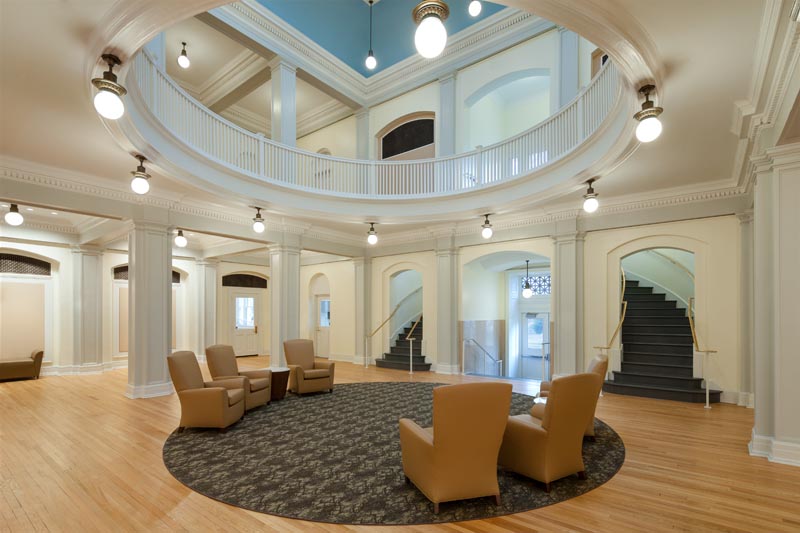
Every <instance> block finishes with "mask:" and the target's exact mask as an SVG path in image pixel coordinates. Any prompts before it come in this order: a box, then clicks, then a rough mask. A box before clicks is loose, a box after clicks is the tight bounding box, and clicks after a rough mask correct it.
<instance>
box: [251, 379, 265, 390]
mask: <svg viewBox="0 0 800 533" xmlns="http://www.w3.org/2000/svg"><path fill="white" fill-rule="evenodd" d="M267 388H269V378H251V379H250V391H251V392H256V391H260V390H264V389H267Z"/></svg>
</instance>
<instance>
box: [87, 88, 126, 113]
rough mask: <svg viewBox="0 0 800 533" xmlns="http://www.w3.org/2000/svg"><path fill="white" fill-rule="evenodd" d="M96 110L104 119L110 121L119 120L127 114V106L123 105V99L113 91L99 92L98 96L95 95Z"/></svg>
mask: <svg viewBox="0 0 800 533" xmlns="http://www.w3.org/2000/svg"><path fill="white" fill-rule="evenodd" d="M94 108H95V109H96V110H97V112H98V113H100V115H101V116H102V117H104V118H107V119H109V120H117V119H118V118H119V117H121V116H122V115H124V114H125V104H123V103H122V98H120V97H119V96H117V95H116V94H114V93H112V92H111V91H105V90H101V91H97V94H96V95H94Z"/></svg>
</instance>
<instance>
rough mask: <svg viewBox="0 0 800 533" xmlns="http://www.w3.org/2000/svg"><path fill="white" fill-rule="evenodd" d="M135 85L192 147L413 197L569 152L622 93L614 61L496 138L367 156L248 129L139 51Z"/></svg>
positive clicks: (238, 161) (243, 168)
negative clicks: (449, 152)
mask: <svg viewBox="0 0 800 533" xmlns="http://www.w3.org/2000/svg"><path fill="white" fill-rule="evenodd" d="M133 74H134V76H133V78H134V79H131V78H132V77H130V76H129V78H128V82H127V83H128V85H129V86H130V85H131V84H132V82H133V83H135V84H136V85H137V88H138V91H139V93H140V95H141V97H142V99H143V101H144V103H145V105H146V106H147V107H148V108H149V110H150V112H151V113H152V115H153V117H154V118H155V119H156V120H157V121H158V122H160V123H161V125H162V126H164V127H165V128H166V129H167V130H169V132H170V133H171V134H172V135H173V136H174V137H176V138H177V139H178V140H180V141H182V142H183V143H185V144H186V145H188V146H190V147H191V148H192V149H194V150H196V151H197V152H199V153H200V154H202V155H203V156H205V157H208V158H209V159H211V160H213V161H215V162H217V163H219V164H222V165H224V166H227V167H229V168H230V169H232V170H234V171H237V172H241V173H245V174H247V175H249V176H252V177H256V178H258V179H261V180H263V181H265V182H269V183H275V184H279V185H283V186H287V187H292V188H296V189H302V190H306V191H312V192H324V193H328V194H334V195H341V196H347V197H363V198H372V199H374V198H413V197H422V196H425V197H428V196H432V195H445V194H456V193H462V192H468V191H471V190H475V189H477V188H480V187H485V186H490V185H495V184H499V183H504V182H508V181H511V180H514V179H516V178H519V177H521V176H525V175H528V174H530V173H532V172H534V171H536V170H538V169H540V168H542V167H544V166H546V165H548V164H550V163H552V162H554V161H556V160H558V159H560V158H562V157H564V156H565V155H566V154H568V153H570V152H571V151H572V150H574V149H575V148H576V147H578V146H579V145H580V144H581V143H582V142H583V141H585V140H586V139H587V138H588V137H589V136H591V135H592V133H594V132H595V131H596V130H597V129H598V128H599V127H600V125H601V124H602V122H603V120H604V119H605V118H606V116H607V115H608V113H609V112H610V111H611V109H612V108H613V107H614V104H615V103H616V101H617V98H618V97H619V88H620V83H619V76H618V75H617V71H616V69H615V68H614V66H613V64H611V62H608V63H607V64H606V66H605V67H604V68H603V69H602V70H601V71H600V72H599V73H598V74H597V76H595V78H594V79H593V80H592V82H591V83H590V84H589V86H588V87H586V88H585V89H584V90H583V91H581V93H580V94H578V96H577V97H576V98H575V99H574V100H573V101H572V102H570V103H569V104H568V105H566V106H564V107H563V108H561V109H560V110H559V111H558V112H557V113H555V114H554V115H552V116H551V117H550V118H548V119H547V120H544V121H543V122H540V123H539V124H536V125H535V126H533V127H532V128H531V129H529V130H527V131H525V132H523V133H521V134H519V135H517V136H515V137H512V138H510V139H507V140H505V141H502V142H500V143H497V144H494V145H492V146H489V147H486V148H481V149H479V150H474V151H471V152H466V153H462V154H459V155H455V156H450V157H440V158H435V159H422V160H418V161H364V160H353V159H342V158H337V157H331V156H327V155H321V154H316V153H311V152H306V151H304V150H300V149H297V148H293V147H289V146H286V145H283V144H280V143H277V142H273V141H271V140H270V139H267V138H266V137H264V136H263V135H259V134H255V133H252V132H249V131H247V130H245V129H243V128H240V127H239V126H237V125H235V124H233V123H232V122H230V121H228V120H226V119H224V118H222V117H221V116H219V115H217V114H216V113H213V112H212V111H210V110H209V109H208V108H207V107H205V106H204V105H203V104H201V103H200V102H198V101H197V100H195V99H194V98H192V97H191V96H190V95H188V94H187V93H186V92H185V91H184V90H183V89H182V88H181V87H180V86H179V85H178V84H177V83H176V82H175V81H174V80H173V79H172V78H170V77H169V76H167V75H166V74H165V73H164V72H163V71H162V70H160V69H159V68H158V67H157V66H156V65H155V64H154V63H153V61H152V59H151V58H150V56H149V55H148V54H147V53H145V52H142V53H139V54H138V55H137V56H136V58H135V60H134V68H133Z"/></svg>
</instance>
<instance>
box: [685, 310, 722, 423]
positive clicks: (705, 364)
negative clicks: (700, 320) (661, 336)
mask: <svg viewBox="0 0 800 533" xmlns="http://www.w3.org/2000/svg"><path fill="white" fill-rule="evenodd" d="M687 314H688V316H689V327H690V328H691V330H692V344H693V345H694V349H695V351H696V352H698V353H701V354H703V381H705V385H706V405H705V408H706V409H711V403H710V398H709V396H710V392H709V389H710V388H711V385H710V383H709V381H708V377H707V372H708V356H709V354H715V353H717V350H710V349H708V348H706V349H702V348H700V341H699V340H698V338H697V330H696V329H695V327H694V296H693V297H691V298H689V309H688V310H687Z"/></svg>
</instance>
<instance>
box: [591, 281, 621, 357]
mask: <svg viewBox="0 0 800 533" xmlns="http://www.w3.org/2000/svg"><path fill="white" fill-rule="evenodd" d="M619 271H620V273H621V280H622V288H620V291H619V301H620V302H621V304H622V311H621V312H620V315H619V322H617V327H616V328H615V329H614V333H613V334H612V335H611V338H610V339H609V340H608V343H607V344H606V345H605V346H595V347H594V349H595V350H600V353H601V354H602V355H606V356H607V355H608V354H607V353H606V352H607V351H608V350H610V349H611V347H612V346H613V345H614V341H615V340H616V339H617V335H619V332H620V330H621V329H622V323H623V322H625V315H626V314H627V312H628V302H627V300H625V283H626V281H627V280H626V279H625V270H623V269H622V268H620V269H619Z"/></svg>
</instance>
